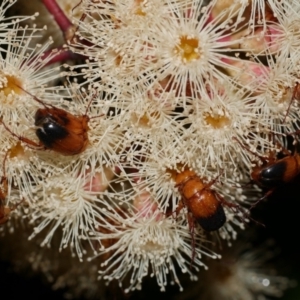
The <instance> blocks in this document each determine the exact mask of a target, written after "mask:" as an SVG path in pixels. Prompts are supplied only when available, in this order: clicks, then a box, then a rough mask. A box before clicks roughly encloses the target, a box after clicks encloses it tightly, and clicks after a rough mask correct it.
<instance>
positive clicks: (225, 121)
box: [204, 113, 231, 129]
mask: <svg viewBox="0 0 300 300" xmlns="http://www.w3.org/2000/svg"><path fill="white" fill-rule="evenodd" d="M204 120H205V121H206V123H207V124H209V125H210V126H212V127H213V128H214V129H221V128H224V127H226V126H228V125H229V124H230V123H231V122H230V119H229V118H228V117H227V116H226V115H225V114H223V115H221V114H219V115H217V114H214V115H212V114H208V113H207V114H206V115H205V117H204Z"/></svg>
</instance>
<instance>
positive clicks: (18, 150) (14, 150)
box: [9, 142, 25, 158]
mask: <svg viewBox="0 0 300 300" xmlns="http://www.w3.org/2000/svg"><path fill="white" fill-rule="evenodd" d="M24 156H25V151H24V148H23V146H22V145H21V143H20V142H18V143H17V144H16V145H15V146H13V147H11V148H10V150H9V157H10V158H14V157H18V158H21V157H24Z"/></svg>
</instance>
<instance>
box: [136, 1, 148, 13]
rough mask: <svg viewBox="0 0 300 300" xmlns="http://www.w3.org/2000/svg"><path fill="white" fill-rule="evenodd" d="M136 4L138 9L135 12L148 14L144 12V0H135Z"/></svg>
mask: <svg viewBox="0 0 300 300" xmlns="http://www.w3.org/2000/svg"><path fill="white" fill-rule="evenodd" d="M135 5H136V10H135V12H134V13H135V14H136V15H138V16H142V17H144V16H146V13H145V12H144V10H143V8H144V0H135Z"/></svg>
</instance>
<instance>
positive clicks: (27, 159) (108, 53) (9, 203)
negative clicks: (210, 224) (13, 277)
mask: <svg viewBox="0 0 300 300" xmlns="http://www.w3.org/2000/svg"><path fill="white" fill-rule="evenodd" d="M11 2H15V1H8V0H6V1H3V2H2V3H3V4H2V6H1V8H0V9H1V23H0V38H1V57H0V64H1V74H0V105H1V124H2V125H1V126H0V136H1V145H2V146H1V149H0V156H1V161H2V166H3V167H2V170H1V172H2V174H1V176H2V180H1V193H0V201H1V202H0V224H1V223H4V221H6V220H7V219H8V218H9V217H10V215H9V213H11V215H12V218H11V220H10V221H9V224H8V226H10V228H13V227H14V226H16V225H15V224H16V223H17V222H18V221H20V219H22V220H24V221H25V222H27V223H29V224H31V225H32V226H33V232H32V233H31V235H30V237H29V238H30V239H31V238H34V237H35V236H36V235H39V236H43V238H42V239H41V245H48V246H50V245H51V241H52V239H54V238H55V237H56V236H60V243H59V250H62V249H63V248H67V247H70V249H71V251H72V253H73V254H74V255H76V256H78V258H79V259H80V260H81V261H82V260H85V261H86V260H88V261H89V263H90V264H91V266H94V264H95V261H97V263H98V262H99V260H100V269H99V273H100V278H101V279H104V280H106V281H108V282H110V281H112V280H115V279H116V280H118V281H119V283H120V285H122V283H126V289H125V292H129V291H132V290H135V289H141V288H142V281H143V278H144V277H146V276H154V277H156V280H157V284H158V285H159V287H160V288H161V290H164V289H165V286H166V285H167V284H168V282H173V283H176V284H177V285H179V287H180V289H182V286H181V284H180V278H179V277H180V273H188V274H189V275H190V278H191V279H192V280H196V279H197V273H198V271H200V268H204V269H206V268H207V266H206V262H204V258H207V259H218V258H219V257H220V255H219V253H218V250H216V248H213V247H212V245H213V243H220V242H221V241H222V240H226V241H227V242H228V243H230V241H231V240H232V239H236V237H237V233H238V229H244V227H245V226H244V225H245V222H247V221H248V217H247V216H248V212H247V207H249V206H250V205H251V203H254V202H255V201H256V200H257V199H258V198H259V197H260V196H259V194H257V193H256V192H257V188H256V187H249V185H248V186H246V183H247V182H248V181H249V174H250V172H251V170H252V168H253V166H254V164H255V165H257V164H259V163H260V162H261V157H269V156H270V155H271V153H274V155H275V153H277V152H278V151H279V150H282V148H281V147H280V145H281V146H282V147H283V145H284V144H285V140H284V139H283V137H284V135H286V134H293V133H294V132H296V131H297V130H298V125H299V124H298V122H297V121H298V119H299V117H300V116H299V107H298V106H299V100H300V96H299V91H298V81H299V78H300V77H299V76H300V73H299V72H300V70H299V66H298V65H297V63H296V62H298V61H299V59H300V52H299V49H300V39H299V28H300V4H299V1H298V0H285V1H280V0H268V1H261V0H252V1H250V0H249V1H247V0H240V1H222V0H212V1H204V0H174V1H170V0H148V1H147V0H144V1H142V0H121V1H113V0H111V1H105V0H103V1H101V0H82V1H80V2H79V3H78V4H77V5H75V4H74V5H73V9H71V10H69V13H71V14H72V15H73V17H72V21H70V20H69V18H68V17H67V15H66V14H64V12H63V10H61V9H60V8H59V6H58V4H57V3H56V1H54V0H43V4H44V6H45V8H47V9H48V10H49V12H50V13H51V14H53V16H54V18H55V20H56V21H57V24H58V25H59V27H60V28H61V29H62V31H63V32H64V36H65V39H66V44H67V45H62V44H61V45H60V46H57V48H55V49H54V50H52V51H50V50H49V49H51V43H52V40H51V39H50V40H49V41H46V42H45V41H43V42H42V44H39V43H37V41H41V36H45V33H44V30H43V29H38V28H36V27H35V26H34V25H28V26H24V23H26V22H27V24H32V22H33V23H34V20H30V18H29V17H19V18H18V19H8V18H6V19H5V17H4V12H5V11H6V9H7V7H8V6H10V5H11ZM70 2H71V3H72V1H62V0H61V1H59V3H61V5H62V7H64V6H63V5H66V7H67V6H68V7H70ZM15 5H17V4H15ZM71 5H72V4H71ZM71 7H72V6H71ZM66 10H67V9H65V11H66ZM76 16H77V17H76ZM32 18H33V17H32ZM32 18H31V19H32ZM70 18H71V17H70ZM29 21H30V22H29ZM22 26H24V27H22ZM52 48H53V47H52ZM65 59H69V60H72V61H73V63H74V62H75V64H71V63H70V65H69V66H66V65H64V67H65V68H66V69H65V70H61V66H62V64H61V63H62V61H63V60H65ZM54 63H60V64H59V65H57V64H54ZM278 145H279V146H278ZM188 171H189V172H192V174H194V175H193V176H192V177H188V178H187V179H186V180H183V181H181V182H180V181H179V182H178V181H176V178H178V176H180V175H181V174H183V173H184V172H188ZM189 180H196V182H197V184H198V185H199V183H200V182H201V184H202V189H201V190H199V189H195V191H194V194H193V193H192V196H193V197H196V198H201V197H202V196H203V195H204V193H203V191H206V192H207V193H208V196H207V197H215V198H216V199H217V201H218V203H219V205H221V207H222V210H224V214H225V218H226V220H225V219H224V224H222V226H219V228H217V229H218V230H216V231H215V232H214V233H208V232H207V231H206V230H205V228H204V229H203V228H202V227H201V226H200V225H199V224H197V221H198V219H197V217H196V216H195V215H194V214H193V211H194V210H193V208H191V207H189V206H188V205H187V204H186V203H187V201H186V200H189V198H188V197H186V194H185V192H184V191H183V189H182V187H183V186H184V185H185V184H186V182H187V181H189ZM205 195H206V194H205ZM253 195H254V196H253ZM185 198H187V199H185ZM204 209H208V210H209V209H210V208H204ZM24 221H23V222H24ZM200 224H201V223H200ZM53 251H55V250H54V249H53ZM90 251H92V255H90V256H88V255H87V253H91V252H90ZM95 257H96V258H97V260H96V259H95ZM202 271H203V270H202ZM261 290H262V289H261ZM250 292H251V288H250ZM262 292H263V290H262ZM269 293H270V294H271V295H274V296H276V295H277V294H278V291H276V290H275V291H274V292H273V293H272V292H271V291H269ZM247 299H248V298H247ZM249 299H250V298H249Z"/></svg>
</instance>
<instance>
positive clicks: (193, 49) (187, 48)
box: [175, 35, 200, 62]
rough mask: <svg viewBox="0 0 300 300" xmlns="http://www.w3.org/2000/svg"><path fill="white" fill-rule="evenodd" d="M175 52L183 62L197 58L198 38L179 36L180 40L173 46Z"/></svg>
mask: <svg viewBox="0 0 300 300" xmlns="http://www.w3.org/2000/svg"><path fill="white" fill-rule="evenodd" d="M175 53H176V54H178V55H180V56H181V58H182V61H183V62H190V61H194V60H197V59H199V58H200V54H199V40H198V39H196V38H191V37H188V36H186V35H184V36H181V37H180V42H179V44H178V45H177V46H176V48H175Z"/></svg>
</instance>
